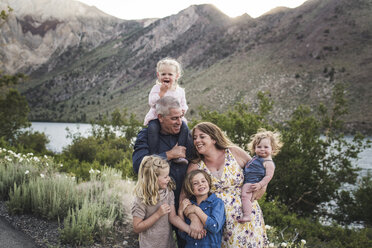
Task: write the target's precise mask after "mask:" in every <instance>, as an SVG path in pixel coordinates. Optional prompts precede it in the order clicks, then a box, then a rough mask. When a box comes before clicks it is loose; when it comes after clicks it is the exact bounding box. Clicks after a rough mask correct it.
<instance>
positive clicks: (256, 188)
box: [251, 183, 262, 191]
mask: <svg viewBox="0 0 372 248" xmlns="http://www.w3.org/2000/svg"><path fill="white" fill-rule="evenodd" d="M261 188H262V186H261V184H260V183H254V184H252V185H251V189H252V190H253V191H257V190H260V189H261Z"/></svg>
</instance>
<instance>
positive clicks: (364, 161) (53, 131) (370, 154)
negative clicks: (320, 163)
mask: <svg viewBox="0 0 372 248" xmlns="http://www.w3.org/2000/svg"><path fill="white" fill-rule="evenodd" d="M31 128H32V129H33V130H34V131H39V132H44V133H45V134H46V135H47V137H48V138H49V140H50V143H49V144H48V145H47V148H48V149H49V150H51V151H53V152H56V153H60V152H62V149H63V148H64V147H66V146H68V145H69V144H71V141H72V139H70V138H67V137H66V136H67V134H68V132H67V130H66V128H68V129H69V130H70V132H71V133H72V134H75V133H78V132H80V133H81V135H82V136H83V137H87V136H88V135H89V134H90V130H91V125H90V124H76V123H54V122H32V126H31ZM350 139H351V138H350ZM369 139H372V137H369ZM359 157H360V159H359V160H358V161H356V162H355V163H357V164H358V166H359V167H360V168H362V171H361V174H362V175H365V174H367V171H370V172H372V148H368V149H366V150H364V151H363V152H362V153H360V154H359Z"/></svg>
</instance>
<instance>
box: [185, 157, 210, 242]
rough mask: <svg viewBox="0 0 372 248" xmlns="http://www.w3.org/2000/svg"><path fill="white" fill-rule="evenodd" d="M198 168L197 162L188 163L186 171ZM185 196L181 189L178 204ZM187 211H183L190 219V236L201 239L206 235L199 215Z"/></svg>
mask: <svg viewBox="0 0 372 248" xmlns="http://www.w3.org/2000/svg"><path fill="white" fill-rule="evenodd" d="M196 169H198V165H197V164H189V167H188V168H187V173H190V172H191V171H194V170H196ZM185 198H186V195H185V192H184V191H183V189H182V190H181V194H180V201H179V203H180V206H181V204H182V201H183V200H184V199H185ZM188 207H190V206H188ZM187 214H188V212H187V211H185V215H186V216H187V217H188V218H189V219H190V221H191V224H190V234H189V235H190V236H191V237H192V238H194V239H201V238H203V237H205V235H206V230H205V229H204V226H203V223H202V222H201V221H200V219H199V217H198V216H197V215H196V214H194V213H191V214H189V215H187Z"/></svg>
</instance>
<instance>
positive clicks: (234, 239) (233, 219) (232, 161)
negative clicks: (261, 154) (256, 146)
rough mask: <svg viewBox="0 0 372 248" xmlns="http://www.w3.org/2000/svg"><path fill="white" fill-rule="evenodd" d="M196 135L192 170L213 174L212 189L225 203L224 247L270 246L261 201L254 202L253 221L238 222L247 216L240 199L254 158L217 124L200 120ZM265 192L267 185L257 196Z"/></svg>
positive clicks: (195, 131) (196, 127) (194, 135)
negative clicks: (247, 168)
mask: <svg viewBox="0 0 372 248" xmlns="http://www.w3.org/2000/svg"><path fill="white" fill-rule="evenodd" d="M192 136H193V139H194V146H195V148H196V150H197V155H198V159H196V160H195V161H194V163H192V164H190V165H189V168H188V172H190V171H193V170H196V169H201V170H204V171H206V172H207V173H208V174H210V175H211V177H212V190H211V191H212V192H213V193H215V194H216V195H217V196H218V197H219V198H221V199H222V200H223V201H224V203H225V212H226V223H225V227H224V231H223V237H222V246H221V247H234V248H235V247H266V246H267V243H268V241H267V236H266V230H265V223H264V220H263V215H262V211H261V208H260V206H259V205H258V203H257V201H254V202H253V203H252V209H253V211H252V216H251V218H252V221H251V222H246V223H239V222H238V219H239V218H240V217H242V216H243V214H242V203H241V200H240V195H241V187H242V185H243V181H244V175H243V168H244V165H245V164H246V163H247V162H248V161H249V160H250V159H251V157H250V156H249V155H248V154H247V153H246V152H245V151H244V150H243V149H241V148H239V147H237V146H235V145H234V144H233V143H232V142H231V141H230V140H229V139H228V138H227V137H226V136H225V135H224V133H223V132H222V131H221V129H220V128H219V127H217V126H216V125H214V124H213V123H210V122H202V123H199V124H198V125H196V126H195V127H194V129H193V130H192ZM264 192H265V188H264V189H262V190H261V191H260V192H259V193H258V194H257V196H259V197H261V196H262V195H263V194H264ZM254 197H255V199H257V197H256V196H254Z"/></svg>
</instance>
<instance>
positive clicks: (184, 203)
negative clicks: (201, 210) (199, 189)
mask: <svg viewBox="0 0 372 248" xmlns="http://www.w3.org/2000/svg"><path fill="white" fill-rule="evenodd" d="M189 205H192V204H191V202H190V200H189V199H187V198H186V199H184V200H183V201H182V202H181V206H180V208H181V210H182V212H184V211H185V209H186V208H187V206H189Z"/></svg>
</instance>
